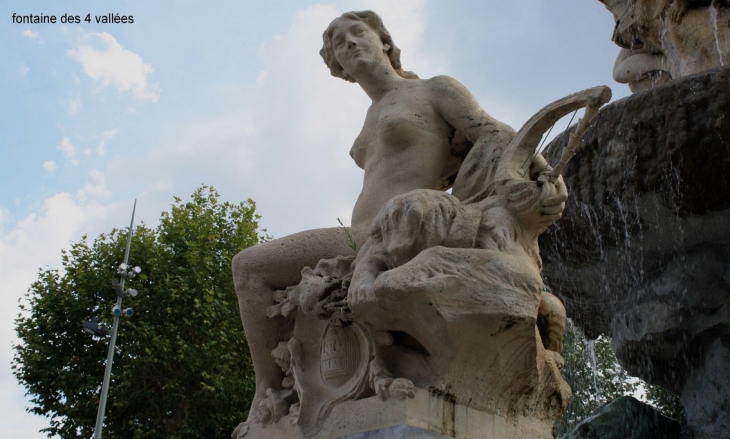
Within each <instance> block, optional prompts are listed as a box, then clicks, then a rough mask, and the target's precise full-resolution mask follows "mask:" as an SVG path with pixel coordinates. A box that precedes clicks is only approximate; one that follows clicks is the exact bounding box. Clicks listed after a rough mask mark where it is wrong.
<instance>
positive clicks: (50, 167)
mask: <svg viewBox="0 0 730 439" xmlns="http://www.w3.org/2000/svg"><path fill="white" fill-rule="evenodd" d="M43 169H45V170H46V172H48V173H49V174H53V173H54V172H55V171H56V162H54V161H53V160H46V161H45V162H43Z"/></svg>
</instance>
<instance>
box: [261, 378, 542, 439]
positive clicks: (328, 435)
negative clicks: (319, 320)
mask: <svg viewBox="0 0 730 439" xmlns="http://www.w3.org/2000/svg"><path fill="white" fill-rule="evenodd" d="M553 422H554V421H552V420H546V421H543V422H540V421H536V420H535V419H527V418H525V417H521V416H501V415H489V414H487V413H484V412H480V411H477V410H474V409H472V408H469V407H466V406H463V405H460V404H455V403H454V402H451V401H449V400H448V399H446V398H444V397H442V396H440V395H434V394H430V393H429V392H427V391H425V390H421V389H416V392H415V397H414V398H412V399H411V398H406V399H402V400H395V399H389V400H387V401H383V400H381V399H380V398H379V397H377V396H373V397H370V398H365V399H361V400H358V401H346V402H343V403H341V404H339V405H337V406H335V407H334V408H333V409H332V413H331V414H330V416H329V417H328V418H327V420H326V421H325V422H324V423H323V425H322V427H321V429H320V430H319V431H318V432H317V433H316V435H315V436H313V437H317V438H319V439H334V438H347V439H386V438H388V439H389V438H398V439H403V438H419V439H420V438H427V439H442V438H457V439H477V438H479V439H481V438H513V439H520V438H525V439H528V438H529V439H534V438H551V437H552V435H551V429H552V426H553ZM246 436H247V437H252V438H256V437H271V438H274V437H275V438H281V439H295V438H296V439H299V438H303V437H306V436H305V433H303V432H302V430H300V428H299V427H298V426H297V425H296V424H292V423H289V422H278V423H274V424H270V425H268V426H266V427H262V426H261V424H254V425H252V426H250V427H249V429H248V434H247V435H246Z"/></svg>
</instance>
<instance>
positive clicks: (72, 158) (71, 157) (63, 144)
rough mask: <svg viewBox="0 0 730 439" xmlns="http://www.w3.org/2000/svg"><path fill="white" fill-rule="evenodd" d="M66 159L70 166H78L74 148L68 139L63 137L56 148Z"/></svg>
mask: <svg viewBox="0 0 730 439" xmlns="http://www.w3.org/2000/svg"><path fill="white" fill-rule="evenodd" d="M56 148H58V149H59V150H60V151H61V152H62V153H63V156H64V157H66V159H67V160H68V161H69V162H71V164H72V165H74V166H75V165H78V164H79V160H78V159H77V158H76V147H75V146H74V145H73V144H72V143H71V141H70V140H68V137H66V136H63V139H61V141H60V142H59V143H58V146H56Z"/></svg>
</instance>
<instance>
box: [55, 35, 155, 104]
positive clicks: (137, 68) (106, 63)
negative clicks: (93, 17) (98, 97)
mask: <svg viewBox="0 0 730 439" xmlns="http://www.w3.org/2000/svg"><path fill="white" fill-rule="evenodd" d="M87 43H92V44H96V45H97V46H98V45H100V46H102V48H100V49H99V48H97V47H92V45H90V44H87ZM66 54H67V55H68V56H70V57H71V58H73V59H74V60H76V61H77V62H79V63H80V64H81V65H82V66H83V68H84V73H86V74H87V75H89V76H90V77H91V78H92V79H94V80H95V81H100V82H101V84H102V86H114V87H116V89H117V90H118V91H120V92H125V91H131V92H132V96H133V97H134V99H136V100H149V101H153V102H157V100H158V99H159V98H160V90H159V86H158V84H157V83H153V84H151V83H149V82H148V75H150V74H151V73H152V66H151V65H150V64H147V63H145V62H144V61H143V60H142V57H141V56H139V55H137V54H136V53H134V52H132V51H131V50H128V49H125V48H124V47H123V46H122V45H121V44H119V43H118V42H117V40H116V39H115V38H114V37H113V36H112V35H111V34H109V33H107V32H101V33H97V32H89V33H87V34H86V35H85V37H84V39H83V41H82V42H81V43H79V44H78V45H77V46H76V47H75V48H73V49H68V50H67V51H66Z"/></svg>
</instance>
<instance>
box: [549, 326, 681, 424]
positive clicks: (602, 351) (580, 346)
mask: <svg viewBox="0 0 730 439" xmlns="http://www.w3.org/2000/svg"><path fill="white" fill-rule="evenodd" d="M562 355H563V358H565V367H564V368H563V370H562V371H561V372H562V374H563V378H564V379H565V381H567V382H568V384H570V387H571V389H572V390H573V397H572V398H571V399H570V402H569V403H568V408H567V409H566V410H565V413H563V416H562V417H561V418H560V419H559V420H558V422H557V423H556V424H555V427H554V428H553V435H554V436H555V437H561V436H563V435H564V434H567V433H569V432H570V431H571V430H573V428H574V427H575V426H576V425H577V424H578V423H579V422H581V421H582V420H583V419H585V418H588V417H589V416H591V414H592V413H593V411H594V410H595V409H597V408H598V407H600V406H602V405H604V404H607V403H609V402H611V401H613V400H615V399H616V398H618V397H620V396H623V395H631V396H634V397H636V398H639V399H642V400H644V401H645V402H647V403H649V404H651V405H653V406H654V407H656V408H657V409H658V410H659V412H660V413H662V414H663V415H665V416H669V417H671V418H674V419H678V420H681V419H682V417H683V416H684V412H683V410H682V406H681V404H680V403H679V397H678V396H677V395H674V394H673V393H671V392H669V391H667V390H665V389H663V388H661V387H659V386H653V385H650V384H648V383H646V382H644V381H641V380H640V379H638V378H634V377H632V376H630V375H629V374H628V373H627V372H626V370H624V368H623V367H621V365H620V364H619V362H618V359H617V358H616V355H615V354H614V352H613V349H612V348H611V339H610V338H608V337H606V336H604V335H602V336H600V337H598V338H597V339H596V340H587V339H586V338H585V336H583V334H582V332H581V331H580V329H578V328H576V327H575V326H574V325H573V323H572V322H571V321H570V320H568V325H567V327H566V329H565V338H564V339H563V352H562Z"/></svg>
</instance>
